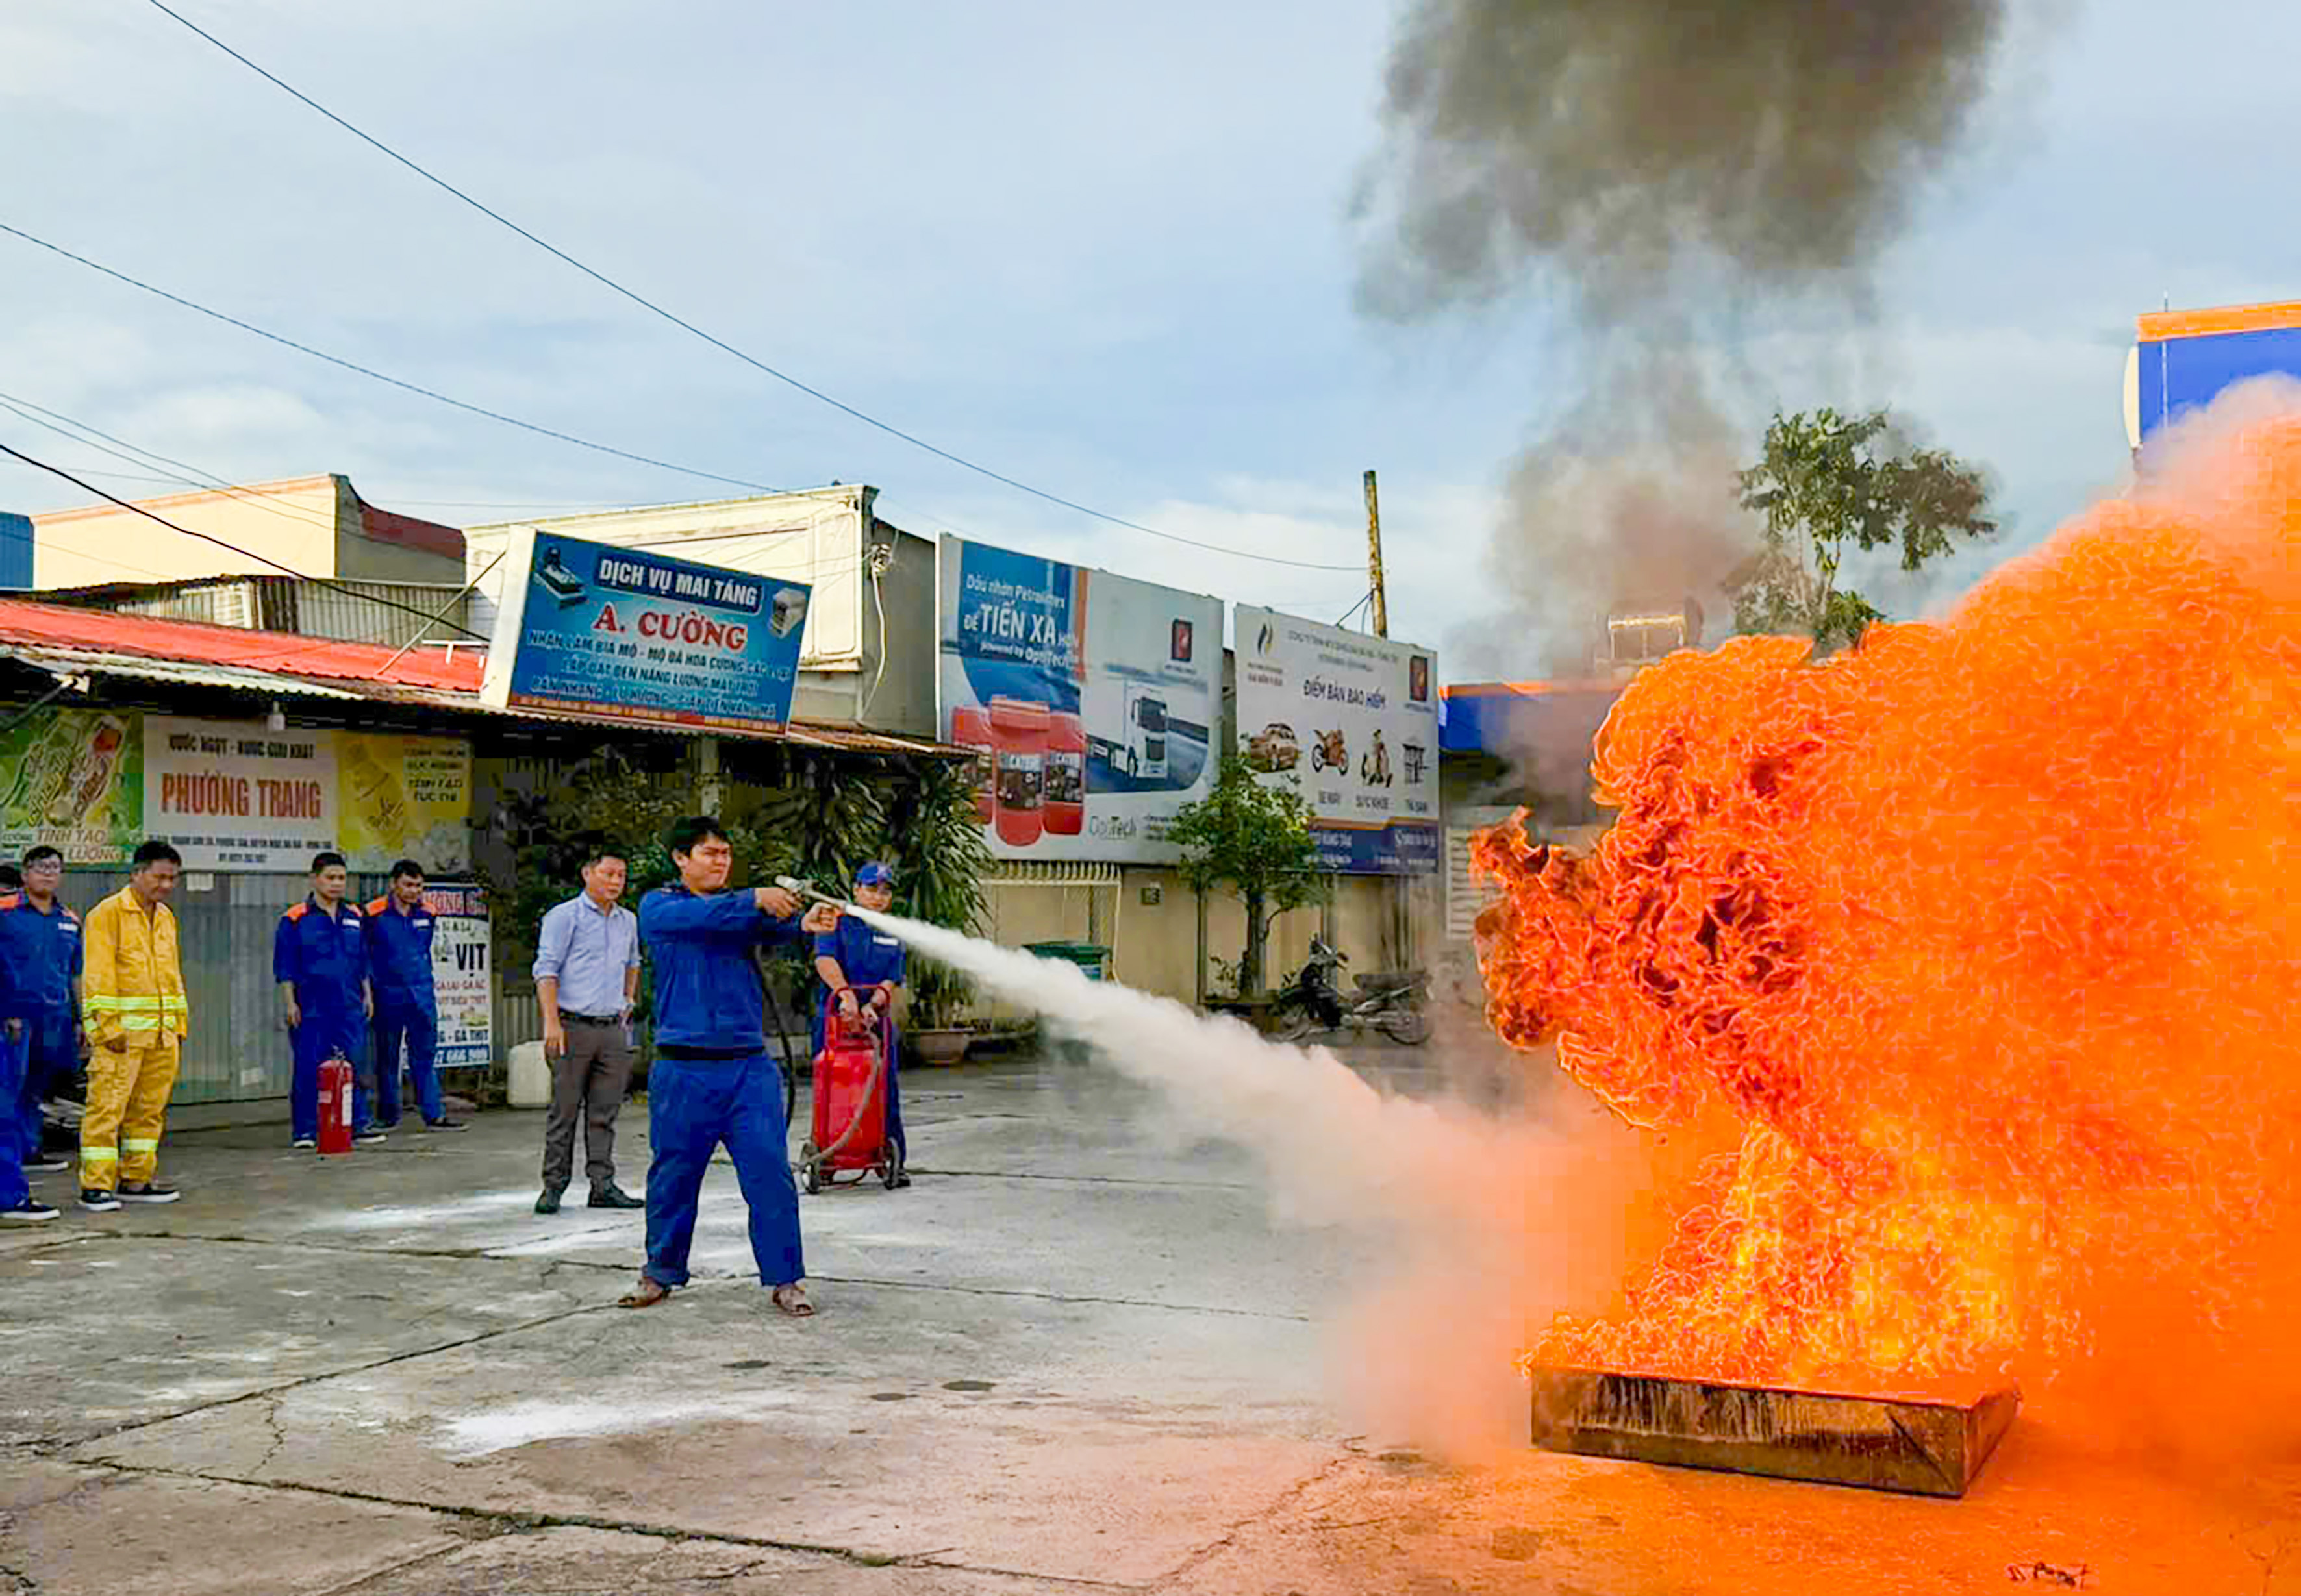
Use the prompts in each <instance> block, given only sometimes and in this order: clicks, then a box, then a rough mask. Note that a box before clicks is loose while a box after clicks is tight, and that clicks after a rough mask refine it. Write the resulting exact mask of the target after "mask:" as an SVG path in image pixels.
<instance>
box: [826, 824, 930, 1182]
mask: <svg viewBox="0 0 2301 1596" xmlns="http://www.w3.org/2000/svg"><path fill="white" fill-rule="evenodd" d="M855 902H856V904H857V906H858V907H862V908H866V909H872V910H875V911H876V912H877V913H879V914H882V915H883V914H885V913H886V912H887V911H888V910H889V909H891V908H893V907H895V873H894V872H893V871H892V870H891V869H890V868H888V867H887V866H886V865H881V864H878V863H876V862H874V863H872V864H869V865H864V866H863V868H862V869H860V870H858V871H857V872H856V873H855ZM815 973H816V974H817V975H818V976H820V977H821V978H822V980H823V986H824V991H826V992H828V993H830V994H831V995H832V996H833V998H835V999H837V1002H838V1006H839V1011H840V1012H841V1014H845V1015H855V1014H859V1013H861V1012H862V1011H863V1010H864V1009H866V1008H868V1009H870V1010H872V1011H873V1012H874V1013H875V1014H876V1015H878V1016H879V1024H881V1025H883V1026H884V1027H885V1028H886V1037H887V1082H886V1085H885V1086H884V1088H883V1090H884V1091H885V1092H886V1094H887V1140H888V1141H891V1142H892V1143H894V1146H895V1172H896V1173H895V1184H896V1185H898V1186H908V1185H909V1184H910V1183H911V1177H910V1174H908V1171H906V1170H905V1169H904V1167H903V1166H905V1165H906V1164H908V1162H909V1161H910V1148H909V1145H908V1143H907V1142H906V1141H904V1139H903V1089H902V1082H900V1081H899V1080H898V1079H897V1078H896V1074H895V1067H896V1063H897V1060H898V1058H899V1056H900V1054H901V1051H902V1038H901V1037H900V1036H899V1035H898V1034H897V1033H896V1031H895V994H896V993H897V992H899V991H901V990H903V944H902V942H901V941H900V940H899V939H897V938H894V937H891V936H889V935H888V934H887V933H886V932H883V931H878V930H875V929H874V928H873V927H871V926H868V925H866V924H864V923H863V922H862V921H860V920H858V919H855V918H854V917H853V916H851V915H841V916H840V917H839V923H837V924H836V925H834V926H833V927H832V928H831V930H829V931H828V932H824V934H823V935H821V936H819V937H817V938H816V939H815ZM823 1036H824V1005H823V1002H822V1000H821V999H817V1000H816V1005H815V1050H816V1053H818V1054H820V1053H821V1052H822V1051H823Z"/></svg>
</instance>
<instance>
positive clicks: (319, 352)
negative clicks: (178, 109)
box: [0, 221, 784, 493]
mask: <svg viewBox="0 0 2301 1596" xmlns="http://www.w3.org/2000/svg"><path fill="white" fill-rule="evenodd" d="M0 233H7V234H9V235H11V236H12V237H14V238H21V239H23V240H24V242H25V243H27V244H36V245H38V247H41V248H42V249H45V250H46V251H47V252H48V253H49V254H51V255H62V256H63V258H64V259H66V260H68V261H71V262H72V263H75V264H78V265H82V266H86V267H87V268H88V270H89V271H91V272H101V273H102V274H103V275H104V276H105V277H109V278H111V279H112V280H113V281H114V282H123V283H126V284H127V285H128V286H129V287H130V288H140V289H142V290H143V291H144V292H145V293H146V294H150V295H152V296H153V297H155V298H159V299H165V300H166V301H168V303H169V304H171V305H181V306H183V308H184V309H186V310H188V311H197V312H198V313H200V314H201V315H204V316H206V317H208V318H209V319H210V320H211V321H216V322H222V323H224V325H226V326H227V327H237V328H238V329H239V330H241V331H242V332H252V333H254V334H255V336H256V337H257V338H264V339H266V340H267V341H269V342H272V343H274V344H278V345H280V347H282V348H288V349H293V350H295V351H296V352H297V354H298V355H310V356H311V357H312V358H313V359H314V360H324V361H326V362H327V363H329V364H330V365H331V366H340V367H342V368H343V369H344V370H345V371H347V372H356V373H357V374H358V375H360V376H362V377H365V378H368V379H370V380H372V381H376V382H381V383H386V384H388V385H389V386H390V387H393V388H397V389H402V390H403V391H405V392H407V393H411V394H415V395H417V396H419V397H423V398H426V399H431V400H432V401H434V402H435V403H438V404H441V405H453V406H454V407H455V408H456V409H457V410H462V411H465V412H468V413H469V414H473V415H481V416H485V417H486V418H487V419H488V420H489V421H491V422H502V423H503V424H504V425H505V426H506V427H517V428H518V429H519V430H521V431H523V432H533V433H535V434H536V435H538V436H539V437H542V438H554V439H558V440H559V441H560V442H561V443H572V444H573V445H575V446H576V447H578V448H585V449H590V450H592V451H594V452H596V453H598V454H602V455H614V456H615V458H617V459H618V460H630V461H633V462H635V463H637V464H640V465H652V466H654V467H656V468H657V470H660V471H670V472H679V473H680V474H681V475H682V476H690V477H698V478H700V479H702V480H705V481H708V482H724V483H726V484H728V485H729V486H730V487H734V488H749V489H751V490H752V491H754V492H757V493H781V492H782V491H784V489H780V488H774V487H770V486H769V485H768V484H766V483H765V482H753V481H750V480H746V479H745V478H742V477H729V476H722V475H720V474H719V473H718V472H715V471H700V470H698V469H697V468H696V467H694V466H692V465H675V464H673V463H672V462H670V461H668V460H657V459H656V458H655V457H654V456H653V455H636V454H633V453H632V451H631V450H629V449H619V448H616V447H615V446H614V445H612V444H605V443H594V442H593V441H592V440H591V439H588V438H578V437H576V436H575V434H573V432H561V431H558V430H555V429H553V428H550V427H545V426H539V425H538V424H537V423H535V422H523V421H522V420H520V419H519V418H518V417H517V416H515V415H506V414H503V412H501V411H499V410H489V408H487V406H485V405H474V404H472V403H471V402H469V401H468V400H464V399H458V398H453V397H449V396H448V395H447V394H443V393H440V392H439V391H437V390H436V389H429V388H425V387H423V386H422V385H421V384H420V383H414V382H409V381H407V380H405V379H403V378H398V377H393V376H389V375H387V374H386V373H384V372H379V371H376V370H374V369H373V368H372V367H369V366H364V365H361V364H360V363H358V362H356V361H351V360H346V359H345V358H344V357H343V356H342V355H331V354H329V353H328V352H327V351H326V350H324V349H315V348H314V347H312V346H311V345H309V344H299V343H297V341H296V340H295V339H294V338H285V337H282V336H281V335H280V334H279V333H276V332H271V331H267V330H264V328H261V327H258V326H256V325H255V323H254V322H243V321H241V320H240V319H239V318H238V316H232V315H227V314H225V313H223V312H222V311H220V310H211V309H210V308H209V307H208V306H206V305H202V304H200V303H198V302H197V300H192V299H187V298H185V297H183V296H182V295H180V294H171V293H170V292H168V290H167V289H165V288H155V287H154V286H153V285H152V284H150V283H148V282H146V281H144V280H141V279H140V278H134V277H130V276H129V275H128V273H126V272H115V271H113V269H112V268H111V267H109V266H106V265H104V264H103V263H100V262H96V261H92V260H90V259H88V257H87V256H86V255H74V254H73V253H72V252H71V250H69V249H66V248H65V247H63V246H62V245H61V244H51V243H49V242H48V241H47V240H46V238H40V237H38V236H37V235H36V234H32V233H28V232H26V231H25V230H23V229H22V228H21V227H11V226H9V225H8V224H7V223H6V222H4V221H0Z"/></svg>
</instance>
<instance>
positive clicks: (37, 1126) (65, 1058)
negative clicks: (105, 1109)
mask: <svg viewBox="0 0 2301 1596" xmlns="http://www.w3.org/2000/svg"><path fill="white" fill-rule="evenodd" d="M23 1027H24V1035H23V1040H22V1041H21V1042H20V1043H18V1044H17V1046H18V1049H19V1051H20V1052H21V1054H22V1057H21V1060H20V1061H19V1063H18V1065H17V1066H16V1069H15V1071H14V1074H13V1079H14V1081H15V1083H16V1084H15V1089H14V1090H13V1091H0V1139H5V1140H9V1141H13V1142H14V1144H15V1153H16V1157H17V1158H18V1159H19V1160H20V1161H22V1160H29V1159H31V1158H35V1157H38V1156H39V1153H40V1149H41V1143H42V1140H43V1136H42V1127H41V1123H40V1100H41V1099H43V1098H51V1097H54V1096H55V1095H56V1094H57V1093H58V1092H60V1091H62V1090H63V1089H64V1086H65V1084H66V1082H69V1081H70V1080H71V1073H72V1071H73V1070H75V1069H77V1068H78V1067H79V1054H78V1052H77V1051H76V1050H75V1049H73V1047H72V1022H71V1015H69V1014H48V1015H33V1016H32V1017H30V1018H29V1019H27V1020H25V1021H24V1022H23Z"/></svg>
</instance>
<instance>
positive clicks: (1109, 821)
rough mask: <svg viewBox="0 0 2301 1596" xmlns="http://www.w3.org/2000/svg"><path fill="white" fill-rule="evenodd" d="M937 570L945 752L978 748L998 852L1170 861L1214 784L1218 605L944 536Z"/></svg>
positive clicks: (986, 816)
mask: <svg viewBox="0 0 2301 1596" xmlns="http://www.w3.org/2000/svg"><path fill="white" fill-rule="evenodd" d="M935 573H936V579H937V582H936V585H937V592H938V598H937V605H936V614H937V616H938V619H939V627H940V631H941V660H940V669H939V671H938V673H937V682H936V685H937V691H938V698H939V700H940V704H941V724H942V735H943V740H945V741H946V742H951V743H957V744H958V745H960V746H962V747H965V748H973V749H975V751H976V768H977V771H978V773H979V783H980V785H979V791H980V794H981V796H980V798H979V799H978V800H977V813H978V815H980V817H981V819H982V822H983V827H984V837H985V840H988V841H989V843H990V844H991V849H992V852H993V853H994V854H997V855H998V856H1000V858H1004V859H1044V860H1053V861H1074V860H1096V861H1101V862H1105V863H1116V864H1143V865H1151V864H1170V863H1172V862H1173V861H1174V859H1175V858H1176V848H1175V847H1174V845H1173V844H1172V843H1170V842H1168V841H1167V824H1168V823H1170V822H1171V821H1172V820H1173V819H1174V817H1175V813H1176V810H1178V809H1180V808H1181V807H1182V806H1184V804H1187V803H1190V802H1192V801H1193V800H1195V799H1197V798H1203V797H1205V796H1206V794H1207V792H1208V790H1209V789H1211V788H1212V786H1213V785H1214V779H1215V776H1216V775H1217V769H1216V765H1217V761H1216V760H1215V759H1214V758H1213V757H1212V749H1213V745H1214V740H1215V734H1214V728H1215V726H1216V724H1217V717H1218V715H1219V714H1220V707H1221V702H1222V699H1221V683H1222V601H1221V600H1220V599H1217V598H1209V597H1204V596H1202V595H1201V594H1196V593H1185V592H1181V591H1179V590H1177V589H1173V588H1161V587H1157V586H1154V585H1152V584H1151V583H1150V582H1139V581H1129V580H1127V579H1126V578H1125V577H1120V576H1113V575H1111V574H1110V573H1109V572H1105V571H1093V570H1089V569H1087V568H1085V567H1083V566H1077V565H1067V564H1063V563H1062V562H1060V561H1058V560H1049V559H1042V558H1040V557H1038V556H1033V555H1023V554H1017V553H1015V552H1014V551H1012V550H1010V549H1004V548H993V547H989V546H988V545H985V544H981V543H969V542H966V541H964V540H963V539H958V538H953V537H949V536H946V537H944V538H943V539H942V541H941V545H940V546H939V547H938V550H937V554H936V561H935Z"/></svg>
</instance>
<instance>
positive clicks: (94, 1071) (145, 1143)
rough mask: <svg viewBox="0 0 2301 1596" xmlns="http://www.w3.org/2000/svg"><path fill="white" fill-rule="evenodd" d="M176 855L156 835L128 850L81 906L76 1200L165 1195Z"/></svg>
mask: <svg viewBox="0 0 2301 1596" xmlns="http://www.w3.org/2000/svg"><path fill="white" fill-rule="evenodd" d="M183 863H184V861H183V857H182V856H181V855H180V854H178V853H177V852H176V850H175V849H174V848H171V847H169V846H168V845H167V844H166V843H164V842H160V841H156V840H155V841H151V842H146V843H145V844H144V846H143V847H141V848H138V849H137V850H136V859H135V864H134V866H133V868H132V869H131V870H130V873H129V877H128V885H127V886H125V887H123V888H121V890H119V891H118V892H115V893H113V895H112V896H111V897H110V898H105V900H104V901H103V902H102V903H100V904H97V905H96V907H94V908H92V909H90V910H89V911H88V931H87V935H86V944H87V946H86V948H85V952H84V957H85V959H86V965H85V973H84V974H83V975H82V977H81V992H82V996H81V999H80V1007H81V1010H82V1013H83V1015H84V1017H85V1020H86V1029H87V1032H88V1045H89V1048H90V1049H91V1052H90V1054H89V1057H88V1111H87V1112H86V1113H85V1114H84V1115H83V1116H81V1118H80V1122H79V1187H80V1190H79V1206H80V1207H83V1208H86V1209H88V1211H89V1212H90V1213H92V1214H109V1213H112V1212H114V1211H115V1210H117V1209H118V1208H119V1207H120V1205H121V1203H123V1202H173V1201H175V1200H176V1199H177V1197H178V1196H179V1195H180V1194H179V1193H178V1191H176V1189H175V1188H174V1187H173V1186H167V1185H163V1184H162V1183H161V1182H159V1181H158V1180H156V1179H155V1178H154V1177H155V1175H156V1174H158V1173H159V1167H160V1126H161V1123H162V1121H163V1119H164V1118H165V1117H166V1116H167V1112H168V1094H169V1093H170V1092H172V1091H173V1090H175V1087H176V1063H177V1057H178V1052H179V1049H180V1048H181V1047H182V1045H183V1040H184V1038H185V1036H186V1035H187V1034H188V1032H189V1031H190V1028H191V1027H190V1020H191V1010H190V1009H189V1008H188V1007H187V1006H186V1005H185V1002H184V973H183V968H182V966H181V965H180V963H179V962H178V958H177V953H176V916H175V913H174V911H173V910H172V909H170V908H169V907H168V898H169V897H170V895H171V894H172V893H173V892H174V891H175V890H176V880H177V877H178V876H179V875H180V874H181V873H182V870H183Z"/></svg>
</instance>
